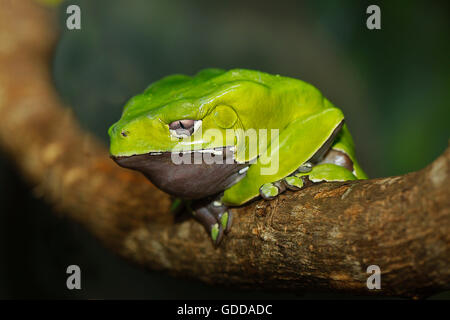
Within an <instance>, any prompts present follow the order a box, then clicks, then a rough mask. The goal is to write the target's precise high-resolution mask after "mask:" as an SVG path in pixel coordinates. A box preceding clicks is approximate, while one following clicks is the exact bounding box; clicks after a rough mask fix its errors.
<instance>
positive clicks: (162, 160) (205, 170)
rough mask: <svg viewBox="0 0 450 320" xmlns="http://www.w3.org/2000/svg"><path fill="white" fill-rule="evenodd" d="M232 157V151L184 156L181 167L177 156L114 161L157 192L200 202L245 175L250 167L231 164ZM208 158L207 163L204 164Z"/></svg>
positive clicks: (152, 155) (151, 155) (165, 154)
mask: <svg viewBox="0 0 450 320" xmlns="http://www.w3.org/2000/svg"><path fill="white" fill-rule="evenodd" d="M232 154H233V151H232V148H231V147H223V148H216V149H214V150H197V151H192V152H185V153H183V161H184V163H180V154H179V153H178V152H177V153H172V152H157V153H156V152H155V153H147V154H141V155H133V156H123V157H115V156H111V158H112V159H113V160H114V161H115V162H116V163H117V164H118V165H119V166H121V167H124V168H129V169H133V170H137V171H139V172H141V173H143V174H144V175H145V176H146V177H147V178H148V179H149V180H150V181H151V182H152V183H153V184H155V185H156V186H157V187H158V188H160V189H161V190H163V191H165V192H167V193H169V194H171V195H174V196H176V197H180V198H186V199H200V198H205V197H207V196H211V195H215V194H218V193H220V192H222V191H223V190H225V189H227V188H229V187H230V186H232V185H233V184H235V183H236V182H238V181H239V180H240V179H242V178H243V177H244V176H245V175H246V169H247V168H248V164H245V163H237V162H235V161H234V160H233V161H230V158H229V157H232ZM205 155H206V156H207V158H208V159H209V160H208V161H204V160H206V159H205ZM199 159H200V160H201V161H199ZM211 159H214V161H211ZM227 162H232V163H227Z"/></svg>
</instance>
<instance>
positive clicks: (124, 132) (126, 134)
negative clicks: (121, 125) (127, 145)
mask: <svg viewBox="0 0 450 320" xmlns="http://www.w3.org/2000/svg"><path fill="white" fill-rule="evenodd" d="M120 134H121V135H122V137H128V131H125V130H122V131H121V132H120Z"/></svg>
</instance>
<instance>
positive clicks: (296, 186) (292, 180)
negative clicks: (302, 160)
mask: <svg viewBox="0 0 450 320" xmlns="http://www.w3.org/2000/svg"><path fill="white" fill-rule="evenodd" d="M283 181H284V184H285V185H286V188H288V189H289V190H293V191H296V190H300V189H301V188H303V187H304V185H305V184H304V182H303V179H302V178H301V177H297V176H289V177H286V178H284V180H283Z"/></svg>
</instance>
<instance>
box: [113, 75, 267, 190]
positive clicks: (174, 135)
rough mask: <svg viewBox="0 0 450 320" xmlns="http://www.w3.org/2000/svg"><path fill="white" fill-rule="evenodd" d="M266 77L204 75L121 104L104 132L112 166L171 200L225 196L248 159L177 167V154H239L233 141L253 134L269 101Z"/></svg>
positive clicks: (241, 144) (175, 79)
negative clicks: (245, 132)
mask: <svg viewBox="0 0 450 320" xmlns="http://www.w3.org/2000/svg"><path fill="white" fill-rule="evenodd" d="M271 77H275V76H271V75H268V74H263V73H260V72H257V71H250V70H242V69H238V70H230V71H224V70H219V69H206V70H203V71H201V72H199V73H198V74H197V75H195V76H194V77H189V76H185V75H173V76H169V77H166V78H163V79H162V80H160V81H158V82H156V83H154V84H152V85H151V86H149V87H148V88H147V89H146V90H145V91H144V92H143V93H142V94H140V95H137V96H135V97H133V98H132V99H131V100H130V101H128V103H127V104H126V106H125V108H124V111H123V114H122V117H121V119H120V120H119V121H118V122H117V123H115V124H114V125H112V126H111V128H110V129H109V136H110V139H111V145H110V153H111V156H112V158H113V159H114V160H115V161H116V162H117V163H118V164H119V165H121V166H123V167H127V168H131V169H135V170H138V171H141V172H142V173H144V174H145V175H146V176H147V177H148V178H149V179H150V180H151V181H152V182H153V183H154V184H156V185H157V186H158V187H159V188H160V189H162V190H165V191H166V192H168V193H171V194H174V195H176V196H180V197H185V198H203V197H205V196H208V195H212V194H215V193H218V192H220V191H222V190H224V189H226V188H227V187H228V186H230V185H232V184H234V183H235V182H237V181H238V180H239V179H240V178H241V177H243V175H244V174H241V175H240V174H239V171H240V170H241V169H242V168H243V167H245V166H246V165H245V162H246V160H249V159H248V158H249V157H250V158H251V157H252V156H247V157H245V158H243V159H232V161H231V162H230V161H229V160H230V159H228V161H222V162H226V163H221V164H220V163H217V162H220V161H215V163H212V164H208V163H205V161H201V163H198V161H194V160H192V162H194V163H192V164H186V163H185V164H182V165H179V162H178V163H177V161H178V160H179V159H180V158H179V154H180V151H182V152H184V153H183V154H184V155H185V154H189V156H192V157H195V156H196V155H199V154H200V155H202V156H204V155H212V156H213V157H215V158H216V160H218V159H219V158H220V157H225V156H226V157H227V158H228V157H233V156H235V155H236V149H239V148H240V149H245V143H246V142H245V139H242V138H240V137H239V135H235V134H233V133H234V132H237V131H238V130H239V129H245V128H256V127H257V126H256V123H255V120H256V119H257V118H258V115H255V110H258V108H259V110H260V112H262V113H264V108H265V106H267V105H268V103H269V101H270V90H269V89H268V86H267V84H266V83H265V82H264V81H266V82H267V81H270V79H271ZM261 102H265V103H261ZM174 155H176V156H175V157H174ZM177 156H178V158H177ZM200 158H202V157H200ZM177 159H178V160H177ZM174 160H175V161H174ZM197 160H198V159H197ZM236 160H239V161H236ZM241 171H244V170H241Z"/></svg>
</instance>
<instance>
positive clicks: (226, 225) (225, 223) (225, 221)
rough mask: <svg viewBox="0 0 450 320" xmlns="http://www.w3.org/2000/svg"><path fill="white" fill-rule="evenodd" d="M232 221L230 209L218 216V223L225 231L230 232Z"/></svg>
mask: <svg viewBox="0 0 450 320" xmlns="http://www.w3.org/2000/svg"><path fill="white" fill-rule="evenodd" d="M232 223H233V212H232V211H231V210H228V211H225V212H224V213H223V214H222V216H221V217H220V224H221V225H222V228H223V231H224V232H225V233H228V232H230V230H231V225H232Z"/></svg>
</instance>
